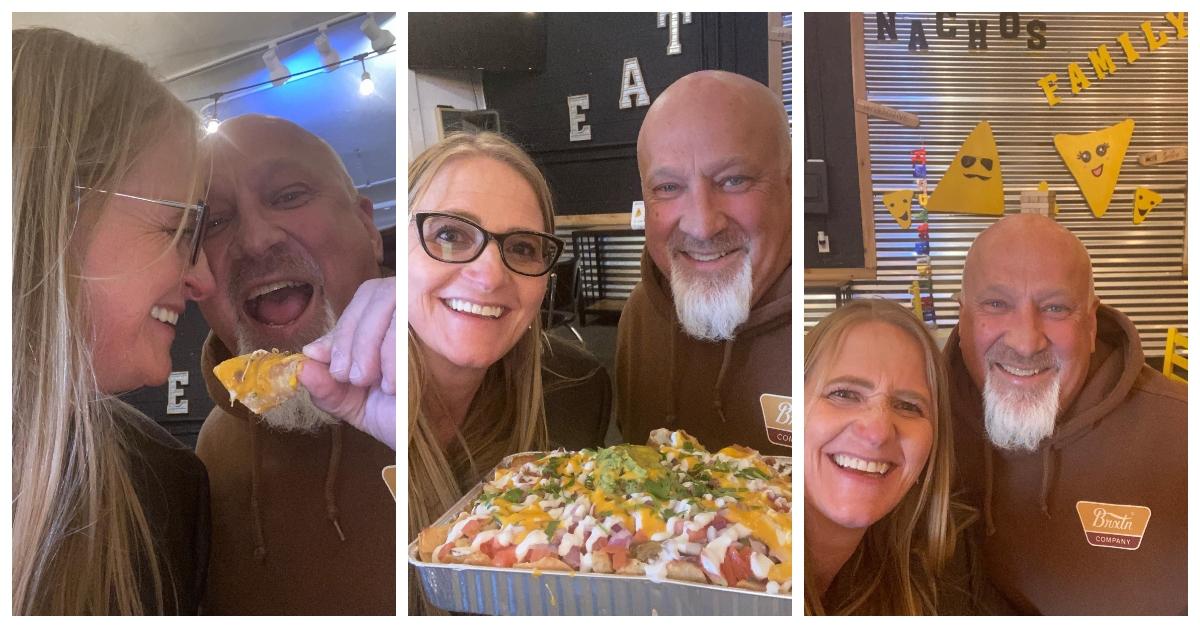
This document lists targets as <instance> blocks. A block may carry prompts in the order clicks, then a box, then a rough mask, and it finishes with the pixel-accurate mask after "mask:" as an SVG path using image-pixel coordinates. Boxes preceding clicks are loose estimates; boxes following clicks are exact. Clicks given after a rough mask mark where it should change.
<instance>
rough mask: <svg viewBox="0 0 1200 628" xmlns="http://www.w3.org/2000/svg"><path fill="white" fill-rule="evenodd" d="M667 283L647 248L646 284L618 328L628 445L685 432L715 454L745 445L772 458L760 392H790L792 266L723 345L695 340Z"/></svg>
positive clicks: (779, 451)
mask: <svg viewBox="0 0 1200 628" xmlns="http://www.w3.org/2000/svg"><path fill="white" fill-rule="evenodd" d="M670 290H671V289H670V285H669V283H668V282H667V280H666V279H665V278H664V277H663V275H662V273H660V272H659V271H658V269H657V268H656V267H655V265H654V261H653V260H651V259H650V255H649V253H646V252H643V253H642V281H641V282H640V283H638V285H637V287H635V288H634V289H633V294H631V295H630V297H629V301H628V302H627V303H626V304H625V310H624V312H622V314H621V322H620V324H619V325H618V328H617V358H616V371H617V373H616V382H617V423H618V425H619V426H620V427H621V434H622V436H623V437H624V439H625V440H626V442H631V443H644V442H646V438H647V436H649V434H650V432H651V430H654V429H656V428H660V427H666V428H670V429H683V430H686V431H687V432H688V433H689V434H691V435H693V436H695V437H696V438H697V439H698V440H699V441H700V443H701V444H703V445H704V446H705V447H707V448H709V449H710V450H712V451H716V450H717V449H719V448H721V447H724V446H726V445H733V444H737V445H746V446H749V447H753V448H754V449H757V450H758V451H759V452H761V453H763V454H767V455H780V456H790V455H791V453H792V450H791V448H790V447H783V446H780V445H776V444H773V443H771V442H770V441H769V440H767V431H766V423H765V421H764V417H763V410H762V405H761V404H760V401H759V397H760V396H761V395H763V394H771V395H780V396H784V397H790V396H791V394H792V268H791V266H788V267H787V269H785V270H784V271H783V273H782V274H780V276H779V278H778V279H776V280H775V283H774V284H772V285H771V287H770V288H768V290H767V292H766V293H765V294H764V295H763V297H762V298H761V299H760V300H759V302H758V303H757V304H756V305H755V306H754V307H753V308H752V309H751V311H750V318H749V319H747V321H746V322H745V323H743V324H742V326H741V327H739V328H738V330H737V336H736V337H735V338H734V339H733V340H730V341H726V342H705V341H701V340H696V339H694V338H692V337H690V336H688V335H687V334H685V333H684V332H683V329H682V328H681V327H680V326H679V323H678V322H677V319H676V316H675V305H674V303H673V302H672V301H671V294H670Z"/></svg>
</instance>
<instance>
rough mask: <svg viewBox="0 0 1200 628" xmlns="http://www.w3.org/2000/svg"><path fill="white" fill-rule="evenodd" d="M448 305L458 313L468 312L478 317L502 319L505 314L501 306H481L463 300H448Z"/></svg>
mask: <svg viewBox="0 0 1200 628" xmlns="http://www.w3.org/2000/svg"><path fill="white" fill-rule="evenodd" d="M446 305H448V306H450V309H452V310H454V311H456V312H466V313H468V314H474V315H476V316H486V317H488V318H500V316H501V315H502V314H504V308H502V307H500V306H499V305H480V304H478V303H471V302H470V301H463V300H462V299H446Z"/></svg>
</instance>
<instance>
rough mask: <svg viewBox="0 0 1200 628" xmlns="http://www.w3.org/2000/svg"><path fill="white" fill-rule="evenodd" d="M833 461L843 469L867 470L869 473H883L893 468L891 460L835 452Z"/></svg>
mask: <svg viewBox="0 0 1200 628" xmlns="http://www.w3.org/2000/svg"><path fill="white" fill-rule="evenodd" d="M833 462H834V463H836V464H837V466H839V467H842V468H843V469H854V470H855V471H865V472H867V473H878V474H879V475H883V474H885V473H887V472H888V470H890V469H891V468H892V463H890V462H875V461H869V460H863V459H862V458H855V457H854V456H847V455H846V454H834V455H833Z"/></svg>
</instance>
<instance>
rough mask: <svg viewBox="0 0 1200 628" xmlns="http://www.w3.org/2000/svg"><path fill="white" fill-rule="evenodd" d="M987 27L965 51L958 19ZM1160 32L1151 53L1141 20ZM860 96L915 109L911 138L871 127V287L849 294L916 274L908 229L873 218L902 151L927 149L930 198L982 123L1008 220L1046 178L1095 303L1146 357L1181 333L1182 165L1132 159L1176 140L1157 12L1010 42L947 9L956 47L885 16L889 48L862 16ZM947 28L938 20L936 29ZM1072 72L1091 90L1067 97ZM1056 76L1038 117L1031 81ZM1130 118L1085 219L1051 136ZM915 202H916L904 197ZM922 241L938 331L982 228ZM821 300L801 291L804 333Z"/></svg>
mask: <svg viewBox="0 0 1200 628" xmlns="http://www.w3.org/2000/svg"><path fill="white" fill-rule="evenodd" d="M972 19H980V20H987V26H988V49H987V50H986V51H972V50H969V49H968V42H967V28H968V26H967V25H968V20H972ZM1035 19H1040V20H1042V21H1043V22H1045V23H1046V25H1047V28H1046V31H1045V37H1046V40H1047V45H1046V48H1045V49H1044V50H1040V51H1035V50H1029V49H1028V48H1027V47H1026V40H1027V39H1028V34H1027V33H1026V30H1025V29H1026V27H1027V25H1028V24H1029V22H1030V21H1031V20H1035ZM913 20H921V21H922V23H923V25H924V30H925V33H926V35H927V37H928V40H929V47H930V49H929V51H927V52H909V50H908V45H907V44H908V36H909V32H910V24H911V22H912V21H913ZM1145 21H1149V22H1150V24H1151V26H1152V27H1153V28H1154V29H1155V30H1157V31H1160V32H1163V33H1166V34H1168V35H1169V36H1170V40H1169V41H1168V43H1167V44H1166V45H1164V46H1163V47H1161V48H1159V49H1157V50H1155V51H1149V50H1148V49H1147V45H1146V41H1145V39H1144V37H1143V35H1142V32H1141V29H1140V24H1141V23H1142V22H1145ZM863 22H864V30H865V32H864V41H865V48H866V55H865V58H866V66H867V67H866V79H867V92H868V94H867V97H868V98H869V99H870V100H873V101H877V102H881V103H883V104H886V105H890V106H893V107H896V108H898V109H901V110H903V111H908V112H911V113H915V114H917V115H919V116H920V118H921V126H920V127H918V128H915V129H909V128H905V127H902V126H900V125H898V124H895V123H891V122H887V121H884V120H879V119H876V118H870V153H871V172H872V181H871V185H872V189H873V190H874V192H875V234H876V240H877V242H876V255H877V259H878V262H879V265H878V278H877V279H876V280H874V281H856V282H854V283H853V284H852V288H851V290H852V294H853V295H854V296H855V297H858V296H885V297H887V298H892V299H898V300H902V301H903V302H905V303H907V302H908V298H909V297H908V294H907V293H906V290H907V288H908V286H909V285H910V282H911V281H912V280H914V279H916V278H917V275H916V265H915V255H914V253H913V244H914V242H915V241H916V232H915V229H912V230H908V231H905V230H902V229H900V227H899V226H898V225H897V224H896V222H895V221H894V220H892V218H891V215H890V214H888V212H887V210H886V209H884V207H883V204H882V202H881V201H880V196H881V195H882V194H883V193H884V192H888V191H891V190H898V189H913V187H914V185H913V177H912V168H911V164H910V161H909V151H910V150H912V149H915V148H919V147H921V146H925V147H926V149H927V151H928V170H929V177H928V178H929V191H930V193H931V194H932V193H933V189H934V187H935V186H936V185H937V182H938V180H939V177H940V176H941V174H942V173H943V172H945V170H946V167H947V166H948V164H949V162H950V160H951V159H953V158H954V155H955V153H956V152H957V151H958V149H959V147H960V145H961V143H962V141H963V140H964V139H965V138H966V136H967V134H968V133H970V132H971V130H972V129H973V128H974V127H975V125H976V124H977V123H978V122H980V121H982V120H987V121H988V122H990V123H991V127H992V130H993V132H994V134H995V137H996V142H997V146H998V149H999V153H1000V164H1001V169H1002V173H1003V179H1004V196H1005V208H1006V212H1007V213H1016V212H1018V211H1019V208H1020V193H1021V191H1022V190H1027V189H1033V188H1036V187H1037V183H1038V182H1039V181H1042V180H1045V181H1048V182H1049V184H1050V187H1051V189H1053V190H1055V191H1056V193H1057V195H1058V199H1057V201H1058V204H1059V207H1060V210H1061V211H1060V213H1059V215H1058V219H1059V221H1060V222H1061V223H1062V224H1063V225H1065V226H1066V227H1068V228H1069V229H1071V231H1073V232H1074V233H1075V234H1076V235H1078V236H1079V238H1080V239H1081V240H1083V243H1084V245H1085V246H1087V248H1088V251H1089V252H1090V254H1091V256H1092V263H1093V267H1094V268H1095V274H1096V291H1097V293H1098V294H1099V296H1100V298H1101V300H1102V301H1103V302H1104V303H1107V304H1109V305H1111V306H1113V307H1116V308H1117V309H1120V310H1121V311H1123V312H1125V313H1126V314H1127V315H1129V316H1130V317H1131V318H1132V319H1133V321H1134V322H1135V323H1136V324H1137V327H1138V330H1139V331H1140V332H1141V335H1142V344H1143V347H1144V349H1145V353H1146V355H1147V356H1162V352H1163V344H1164V342H1165V338H1166V329H1167V327H1169V326H1176V327H1181V328H1186V325H1187V278H1186V277H1185V276H1184V275H1183V273H1182V268H1181V264H1182V255H1183V246H1184V232H1185V223H1184V212H1185V206H1186V187H1187V162H1186V161H1177V162H1173V163H1168V164H1163V165H1158V166H1141V165H1139V164H1138V163H1137V157H1138V155H1139V154H1141V153H1143V152H1146V151H1150V150H1155V149H1161V148H1165V147H1168V146H1174V145H1184V144H1186V143H1187V41H1186V40H1182V41H1181V40H1177V39H1175V29H1174V28H1173V27H1171V26H1170V24H1169V23H1168V22H1167V20H1166V19H1165V18H1164V16H1163V14H1162V13H1147V14H1027V13H1022V14H1020V36H1019V37H1018V38H1017V39H1001V38H1000V35H999V14H997V13H958V14H957V16H956V17H955V18H954V20H953V24H954V25H956V26H957V28H958V36H957V38H956V39H939V38H938V37H937V29H936V22H935V14H933V13H900V14H897V15H896V32H897V35H898V36H899V39H898V40H897V41H890V40H885V41H879V40H878V39H877V36H876V16H875V14H874V13H867V14H866V15H865V16H864V20H863ZM949 23H950V22H949V21H948V22H947V24H949ZM1124 32H1129V36H1130V40H1131V42H1132V43H1133V46H1134V49H1135V50H1136V51H1137V52H1138V54H1140V55H1141V57H1140V59H1138V61H1137V62H1136V63H1134V64H1133V65H1127V64H1126V63H1125V58H1124V55H1123V53H1122V52H1121V48H1120V45H1119V44H1118V43H1117V42H1116V37H1117V36H1119V35H1120V34H1121V33H1124ZM1100 44H1107V46H1108V49H1109V51H1110V54H1111V55H1112V57H1113V60H1114V62H1115V64H1116V66H1117V72H1116V73H1115V74H1113V75H1111V76H1109V77H1108V78H1106V79H1105V80H1103V81H1099V80H1097V79H1096V76H1095V74H1094V73H1093V71H1092V68H1091V64H1090V63H1089V62H1088V55H1087V53H1088V51H1089V50H1092V49H1094V48H1095V47H1096V46H1098V45H1100ZM1068 63H1077V64H1079V66H1080V67H1081V68H1082V69H1083V70H1084V73H1085V74H1086V75H1087V77H1088V79H1089V80H1090V81H1091V82H1092V84H1091V87H1090V88H1089V89H1087V90H1084V91H1083V92H1082V93H1080V94H1078V95H1073V94H1072V93H1071V88H1070V83H1069V81H1068V79H1067V64H1068ZM1050 72H1054V73H1056V74H1058V77H1059V88H1058V92H1057V95H1058V96H1059V97H1060V98H1061V99H1062V102H1061V103H1060V104H1058V105H1057V106H1055V107H1053V108H1050V107H1048V106H1047V104H1046V99H1045V96H1044V95H1043V93H1042V90H1041V89H1040V88H1039V87H1038V86H1037V80H1038V79H1039V78H1041V77H1042V76H1043V75H1045V74H1047V73H1050ZM1127 117H1128V118H1133V119H1134V120H1135V123H1136V127H1135V129H1134V133H1133V140H1132V142H1131V144H1130V147H1129V150H1128V152H1127V153H1126V155H1125V161H1124V162H1123V165H1122V168H1121V176H1120V179H1119V181H1118V183H1117V189H1116V192H1115V194H1114V195H1113V200H1112V204H1111V205H1110V206H1109V210H1108V213H1107V214H1105V216H1104V217H1103V218H1101V219H1096V218H1094V217H1093V216H1092V213H1091V211H1090V210H1089V209H1088V207H1087V205H1086V203H1085V202H1084V200H1083V197H1082V195H1081V194H1080V193H1079V190H1078V188H1077V187H1076V184H1075V182H1074V179H1072V177H1071V175H1070V173H1069V172H1068V171H1067V168H1066V166H1065V165H1064V164H1063V162H1062V159H1061V158H1060V157H1059V155H1058V153H1057V151H1056V150H1055V148H1054V143H1053V139H1052V138H1053V135H1054V134H1056V133H1084V132H1090V131H1094V130H1097V129H1100V128H1103V127H1106V126H1110V125H1112V124H1114V123H1116V122H1119V121H1121V120H1123V119H1125V118H1127ZM1143 185H1144V186H1147V187H1149V188H1151V189H1153V190H1155V191H1157V192H1158V193H1160V194H1162V195H1163V197H1164V200H1163V202H1162V204H1161V205H1159V206H1158V207H1157V208H1156V209H1154V211H1153V212H1152V213H1151V214H1150V215H1149V217H1148V218H1147V219H1146V221H1145V222H1143V223H1142V224H1140V225H1134V224H1133V223H1132V220H1131V210H1132V197H1133V191H1134V189H1135V188H1136V187H1138V186H1143ZM913 204H914V206H915V205H916V199H915V198H914V201H913ZM929 218H930V230H929V231H930V239H931V248H932V260H933V267H934V290H935V298H936V307H937V314H938V321H939V323H941V325H942V326H946V327H948V326H953V325H954V324H956V323H957V321H958V305H957V303H955V302H954V300H953V295H954V294H955V293H956V292H957V291H958V290H959V289H960V287H961V273H962V263H963V258H964V256H965V255H966V251H967V248H968V247H969V246H970V244H971V241H972V240H973V239H974V237H975V235H976V234H978V233H979V232H980V231H981V230H982V229H983V228H985V227H987V226H988V225H989V224H991V223H992V222H994V219H993V218H989V217H979V216H967V215H953V214H930V217H929ZM833 301H834V299H833V297H832V296H831V295H817V294H814V295H808V296H807V298H806V301H805V328H806V329H807V328H808V327H810V326H812V325H814V324H816V321H818V320H820V318H821V317H823V316H824V315H825V314H827V313H828V312H829V311H830V310H832V309H833Z"/></svg>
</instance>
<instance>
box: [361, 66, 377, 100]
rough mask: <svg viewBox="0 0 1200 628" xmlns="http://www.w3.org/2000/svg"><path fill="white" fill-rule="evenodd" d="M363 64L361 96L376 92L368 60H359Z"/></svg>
mask: <svg viewBox="0 0 1200 628" xmlns="http://www.w3.org/2000/svg"><path fill="white" fill-rule="evenodd" d="M358 62H359V63H361V64H362V71H363V73H362V82H361V83H359V84H358V93H359V95H360V96H370V95H371V94H374V93H375V81H372V80H371V73H370V72H368V71H367V62H366V60H365V59H362V58H360V59H359V60H358Z"/></svg>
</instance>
